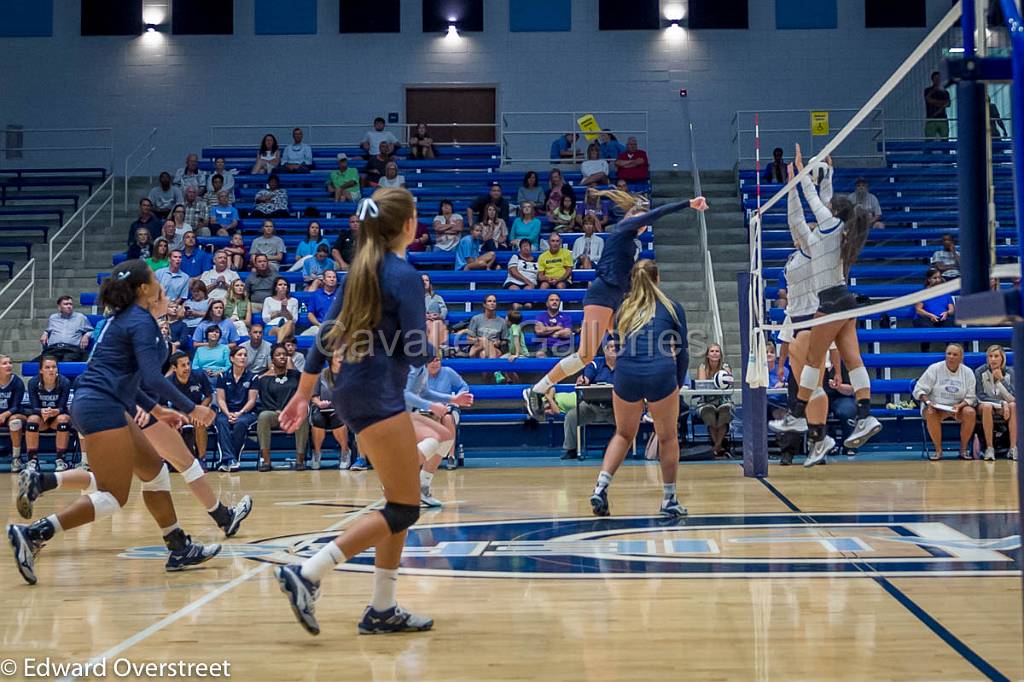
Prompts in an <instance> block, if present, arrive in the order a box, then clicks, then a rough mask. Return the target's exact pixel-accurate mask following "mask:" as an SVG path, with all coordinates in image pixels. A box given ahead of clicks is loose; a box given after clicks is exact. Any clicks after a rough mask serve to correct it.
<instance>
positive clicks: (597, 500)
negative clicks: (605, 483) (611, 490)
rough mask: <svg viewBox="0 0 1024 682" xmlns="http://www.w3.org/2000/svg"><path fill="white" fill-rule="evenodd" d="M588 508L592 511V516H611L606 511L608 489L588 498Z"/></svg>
mask: <svg viewBox="0 0 1024 682" xmlns="http://www.w3.org/2000/svg"><path fill="white" fill-rule="evenodd" d="M590 508H591V509H592V510H593V511H594V516H609V515H610V514H611V512H609V511H608V488H605V489H604V490H602V491H601V492H599V493H594V494H593V495H591V496H590Z"/></svg>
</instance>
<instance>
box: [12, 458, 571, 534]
mask: <svg viewBox="0 0 1024 682" xmlns="http://www.w3.org/2000/svg"><path fill="white" fill-rule="evenodd" d="M578 456H579V455H578V453H577V452H576V451H575V450H566V451H565V452H563V453H562V459H577V457H578ZM26 518H28V517H26Z"/></svg>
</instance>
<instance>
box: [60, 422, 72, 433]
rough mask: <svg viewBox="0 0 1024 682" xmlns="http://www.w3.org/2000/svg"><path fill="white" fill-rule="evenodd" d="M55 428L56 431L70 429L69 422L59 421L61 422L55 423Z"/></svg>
mask: <svg viewBox="0 0 1024 682" xmlns="http://www.w3.org/2000/svg"><path fill="white" fill-rule="evenodd" d="M57 430H58V431H70V430H71V424H69V423H67V422H61V423H59V424H57Z"/></svg>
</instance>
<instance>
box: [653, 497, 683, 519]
mask: <svg viewBox="0 0 1024 682" xmlns="http://www.w3.org/2000/svg"><path fill="white" fill-rule="evenodd" d="M659 513H660V514H661V515H662V516H671V517H673V518H680V517H683V516H686V514H687V513H688V512H687V511H686V507H684V506H683V505H681V504H679V500H677V499H676V498H675V496H674V495H673V496H672V497H670V498H669V499H667V500H662V501H661V510H660V511H659Z"/></svg>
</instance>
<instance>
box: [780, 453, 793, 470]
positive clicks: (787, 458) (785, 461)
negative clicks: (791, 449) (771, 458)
mask: <svg viewBox="0 0 1024 682" xmlns="http://www.w3.org/2000/svg"><path fill="white" fill-rule="evenodd" d="M792 463H793V454H792V453H787V454H785V455H782V456H781V457H779V466H783V467H788V466H789V465H791V464H792Z"/></svg>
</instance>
